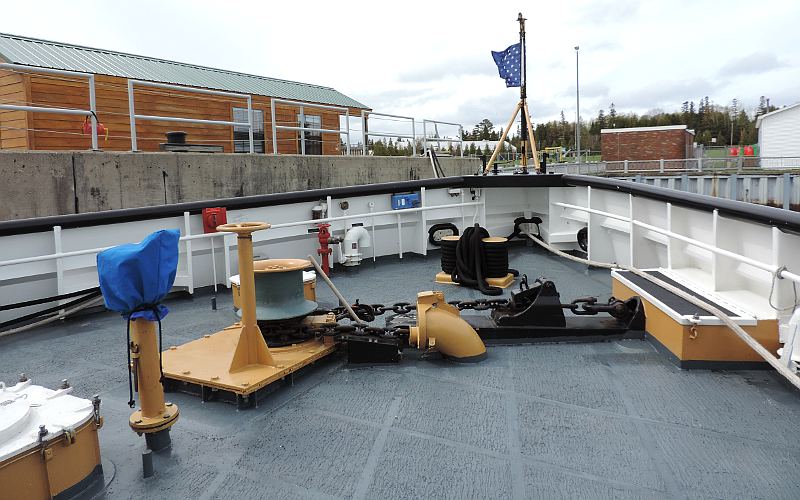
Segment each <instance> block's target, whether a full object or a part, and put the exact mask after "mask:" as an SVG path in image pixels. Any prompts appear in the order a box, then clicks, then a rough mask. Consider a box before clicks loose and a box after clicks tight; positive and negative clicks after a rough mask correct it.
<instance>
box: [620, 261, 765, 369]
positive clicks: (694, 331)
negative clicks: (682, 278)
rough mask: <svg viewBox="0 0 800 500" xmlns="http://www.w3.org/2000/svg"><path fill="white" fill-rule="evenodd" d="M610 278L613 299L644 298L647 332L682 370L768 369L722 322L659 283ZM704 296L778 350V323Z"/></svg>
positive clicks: (622, 275) (660, 275)
mask: <svg viewBox="0 0 800 500" xmlns="http://www.w3.org/2000/svg"><path fill="white" fill-rule="evenodd" d="M647 272H648V273H650V274H653V275H655V276H656V277H657V278H659V279H663V280H665V281H668V282H669V281H671V283H670V284H672V285H673V286H678V287H679V288H681V287H683V286H682V285H681V284H680V283H678V282H676V281H674V280H672V279H671V278H670V277H669V276H667V275H665V274H664V273H663V272H662V271H647ZM611 276H612V293H613V295H614V297H616V298H618V299H621V300H625V299H628V298H630V297H633V296H639V297H641V298H642V302H643V303H644V309H645V316H646V317H647V333H648V334H649V336H650V337H651V338H652V339H654V340H656V341H657V343H658V345H659V347H661V348H662V350H663V351H665V352H666V353H667V354H668V355H669V357H670V358H671V359H672V360H673V361H675V362H676V363H677V364H678V365H679V366H680V367H681V368H716V369H726V368H727V369H744V368H760V367H766V366H768V365H767V364H766V363H764V360H763V359H762V358H761V356H759V355H758V354H757V353H756V352H755V351H753V350H752V349H751V348H750V347H749V346H748V345H747V344H745V343H744V342H743V341H742V340H741V339H740V338H739V337H738V336H736V334H735V333H733V332H732V331H730V330H729V329H728V328H727V327H726V326H724V325H722V324H721V323H720V322H719V320H718V319H717V318H715V317H713V316H710V315H703V312H705V311H697V308H696V307H695V306H692V305H691V304H689V303H688V302H685V301H682V300H679V299H678V298H677V297H676V296H675V295H673V294H671V293H669V292H667V291H666V290H663V289H662V288H660V287H658V286H657V285H655V284H654V283H651V282H649V281H647V280H644V279H643V278H638V279H637V277H636V276H635V275H633V274H632V273H630V272H626V271H612V273H611ZM683 288H687V287H683ZM687 289H688V288H687ZM701 298H702V299H703V300H705V301H707V302H710V303H714V304H716V305H717V306H718V307H719V308H722V309H725V310H728V311H729V312H730V313H731V316H732V317H733V319H734V320H735V321H736V322H737V323H738V324H739V325H740V326H742V328H744V330H745V331H746V332H747V333H749V334H750V335H751V336H752V337H753V338H754V339H756V340H757V341H758V342H759V343H760V344H761V345H763V346H764V347H765V348H767V349H768V350H770V351H771V352H775V351H776V350H777V349H778V347H779V343H778V322H777V320H774V319H767V320H763V319H756V318H754V317H752V316H748V315H747V314H746V313H743V312H739V311H736V310H735V308H734V307H733V306H731V305H727V304H720V302H721V300H720V299H718V298H715V297H708V296H702V297H701ZM687 304H688V305H687ZM726 308H727V309H726ZM698 312H699V314H697V313H698ZM695 314H697V316H695Z"/></svg>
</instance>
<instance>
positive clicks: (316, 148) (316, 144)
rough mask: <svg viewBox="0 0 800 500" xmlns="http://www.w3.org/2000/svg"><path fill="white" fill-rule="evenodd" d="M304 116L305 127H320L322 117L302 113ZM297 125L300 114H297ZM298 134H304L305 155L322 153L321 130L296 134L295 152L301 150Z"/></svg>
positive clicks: (300, 140)
mask: <svg viewBox="0 0 800 500" xmlns="http://www.w3.org/2000/svg"><path fill="white" fill-rule="evenodd" d="M303 117H304V118H305V125H302V126H303V127H307V128H317V129H319V128H322V117H320V116H318V115H303ZM297 123H298V126H301V125H299V124H300V123H301V121H300V114H299V113H298V115H297ZM300 134H305V138H306V154H307V155H321V154H322V133H321V132H312V131H308V132H300V133H299V134H298V135H297V152H298V153H302V152H303V145H302V139H301V136H300Z"/></svg>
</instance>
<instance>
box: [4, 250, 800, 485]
mask: <svg viewBox="0 0 800 500" xmlns="http://www.w3.org/2000/svg"><path fill="white" fill-rule="evenodd" d="M511 262H512V266H513V267H516V268H517V269H519V270H520V271H522V272H526V273H527V274H528V276H529V277H531V278H534V277H536V276H539V275H545V276H547V277H549V278H552V279H554V280H555V282H556V283H557V285H558V288H559V290H560V291H561V294H562V299H564V300H571V299H572V298H575V297H578V296H585V295H598V296H600V297H601V298H602V299H603V300H604V299H606V298H607V297H608V294H609V293H610V278H609V276H608V273H607V272H606V271H599V270H592V271H587V270H586V269H585V268H583V267H581V266H578V265H575V264H572V263H568V262H566V261H563V260H560V259H557V258H554V257H551V256H550V255H546V254H543V253H542V251H540V250H539V249H533V248H525V247H515V248H513V249H512V259H511ZM437 270H438V260H437V257H436V256H431V257H429V258H427V259H423V258H420V257H411V256H408V255H407V256H406V258H404V259H403V260H402V261H400V260H383V261H379V262H378V263H377V264H376V265H373V264H372V263H371V262H365V264H364V265H363V266H361V267H360V268H358V269H357V270H352V271H349V272H346V273H337V274H335V277H334V280H335V282H336V283H337V285H338V286H340V287H341V290H342V292H343V293H344V294H345V295H346V296H347V297H348V298H350V299H352V300H354V299H356V298H360V299H362V301H363V302H367V303H375V302H382V303H392V302H397V301H401V300H403V301H413V299H414V297H415V294H416V292H417V291H420V290H426V289H433V288H437V289H443V290H444V291H445V296H446V298H447V299H448V300H453V299H464V298H467V297H479V296H480V294H478V293H477V292H475V291H472V290H466V289H460V288H457V287H452V286H434V285H432V283H431V279H432V277H433V275H434V274H435V272H436V271H437ZM337 271H338V269H337ZM506 293H507V292H506ZM318 294H319V296H320V301H321V302H323V303H325V302H327V303H329V304H330V303H331V302H332V295H331V294H330V293H329V292H328V291H327V290H326V287H325V285H324V284H322V283H320V284H319V287H318ZM218 297H219V298H218V302H219V308H220V310H218V311H211V310H210V295H209V294H208V293H203V294H196V295H195V296H194V297H192V298H175V299H171V300H169V301H168V305H169V307H170V309H171V311H172V312H171V313H170V315H169V316H168V317H167V318H166V320H165V321H164V338H165V340H164V341H165V344H166V345H173V344H180V343H182V342H185V341H187V340H191V339H194V338H197V337H199V336H200V335H202V334H206V333H212V332H214V331H217V330H219V329H220V328H222V327H224V326H227V325H229V324H230V323H231V322H232V321H233V315H232V312H231V311H230V306H231V300H230V297H229V295H228V294H227V292H226V291H222V290H221V291H220V294H219V296H218ZM124 336H125V324H124V321H123V320H122V319H120V318H119V316H117V315H116V314H112V313H102V314H94V315H87V316H81V317H77V318H73V319H70V320H67V321H64V322H62V323H60V324H58V325H53V326H47V327H43V328H39V329H37V330H34V331H31V332H28V333H25V334H23V335H17V336H13V337H10V338H6V339H0V380H5V381H6V382H12V381H13V380H15V378H16V376H17V374H18V373H19V372H26V373H28V374H29V376H30V377H31V378H32V379H33V380H34V382H35V383H39V384H43V385H47V386H50V387H54V386H56V385H57V384H58V383H59V382H60V380H61V379H63V378H68V379H69V380H70V382H71V383H72V384H73V385H74V387H75V393H76V394H77V395H80V396H87V397H88V396H91V395H92V394H94V393H100V396H101V397H102V399H103V407H102V413H103V415H104V416H105V422H106V423H105V426H104V427H103V429H102V430H101V431H100V440H101V449H102V454H103V457H104V459H106V464H107V467H106V469H107V472H109V471H108V469H110V468H111V467H110V466H108V464H109V463H113V465H114V467H113V469H114V471H115V474H116V476H115V477H114V479H113V481H112V482H111V484H110V487H109V489H108V491H107V493H106V495H107V497H108V498H167V497H168V496H170V497H172V498H192V499H198V500H199V499H209V498H237V497H239V498H281V499H283V498H288V499H293V498H542V499H550V498H721V499H731V498H797V496H798V486H800V465H799V464H800V451H798V447H797V443H798V442H800V426H798V425H797V416H798V411H800V395H798V394H797V393H794V392H792V391H790V390H789V389H786V388H785V387H784V386H783V385H782V384H781V383H779V381H778V380H777V379H776V377H775V376H774V375H773V374H772V373H771V372H769V371H748V372H710V371H682V370H680V369H678V368H677V367H675V366H674V365H672V364H670V363H669V362H668V361H667V360H666V359H665V358H664V357H663V356H662V355H660V354H658V353H657V352H656V351H655V350H654V349H653V347H652V346H651V345H650V344H649V343H647V342H645V341H619V342H608V343H580V344H543V345H516V346H496V347H490V348H489V356H488V358H487V359H486V360H485V361H484V362H481V363H479V364H470V365H460V364H455V363H450V362H447V361H444V360H441V359H440V358H438V357H436V356H432V357H428V358H425V359H424V358H421V357H420V356H419V354H418V353H415V352H414V351H407V355H406V358H405V359H404V361H403V362H402V363H401V364H399V365H391V366H379V367H363V368H352V367H347V366H346V365H344V362H343V361H344V358H343V357H342V356H341V355H340V356H338V357H335V358H334V359H331V360H328V361H325V362H322V363H320V364H318V365H317V366H316V367H315V368H314V369H312V370H311V371H309V372H308V373H306V374H304V376H302V377H298V378H297V379H296V380H295V383H294V385H293V386H288V385H287V386H285V387H282V388H280V389H279V390H277V391H276V392H274V393H273V394H271V395H270V396H269V398H268V399H267V400H266V401H265V402H264V403H262V404H261V406H260V407H259V408H257V409H254V410H248V411H242V412H237V411H235V410H234V408H233V407H232V406H230V405H227V404H224V403H218V402H215V403H206V404H203V403H201V402H200V401H199V399H198V398H194V397H191V396H188V395H183V394H170V395H169V398H170V399H171V400H173V401H175V402H177V403H178V404H179V405H180V408H181V417H180V420H179V421H178V423H177V424H176V425H175V427H174V428H173V431H172V437H173V449H172V451H171V453H170V454H168V455H162V456H159V457H157V459H156V467H157V473H156V476H155V477H153V478H151V479H148V480H145V479H142V478H141V457H140V453H141V451H142V449H143V447H144V440H143V439H142V438H139V437H137V436H136V435H135V434H134V433H133V432H131V431H130V430H129V429H128V426H127V419H128V415H129V414H130V409H129V408H128V407H127V405H126V401H127V387H126V382H127V376H126V373H125V369H124V366H125V340H124ZM109 461H110V462H109Z"/></svg>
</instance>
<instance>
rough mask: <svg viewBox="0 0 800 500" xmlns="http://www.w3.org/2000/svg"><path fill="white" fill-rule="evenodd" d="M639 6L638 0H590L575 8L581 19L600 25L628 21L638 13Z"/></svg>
mask: <svg viewBox="0 0 800 500" xmlns="http://www.w3.org/2000/svg"><path fill="white" fill-rule="evenodd" d="M639 7H640V2H638V1H631V0H627V1H623V0H608V1H600V2H597V1H594V2H588V3H586V4H584V5H581V6H580V7H578V8H576V9H575V10H576V11H577V12H578V18H579V19H580V20H581V21H584V22H587V23H591V24H595V25H599V24H611V23H620V22H622V21H627V20H628V19H629V18H631V17H634V16H635V15H636V14H637V12H638V11H639Z"/></svg>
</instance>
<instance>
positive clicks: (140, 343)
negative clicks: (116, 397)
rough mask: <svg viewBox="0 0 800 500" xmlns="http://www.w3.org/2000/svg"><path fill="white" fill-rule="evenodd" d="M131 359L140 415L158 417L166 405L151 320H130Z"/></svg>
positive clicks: (156, 344)
mask: <svg viewBox="0 0 800 500" xmlns="http://www.w3.org/2000/svg"><path fill="white" fill-rule="evenodd" d="M131 360H133V367H134V369H135V370H136V380H137V391H138V392H139V403H140V405H141V407H142V409H141V410H140V411H141V414H142V416H143V417H147V418H153V417H160V416H161V415H163V413H164V410H165V409H166V406H165V404H164V388H163V387H162V386H161V368H160V366H159V362H158V341H157V338H156V324H155V323H154V322H153V321H148V320H146V319H143V318H137V319H135V320H133V321H131Z"/></svg>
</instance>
